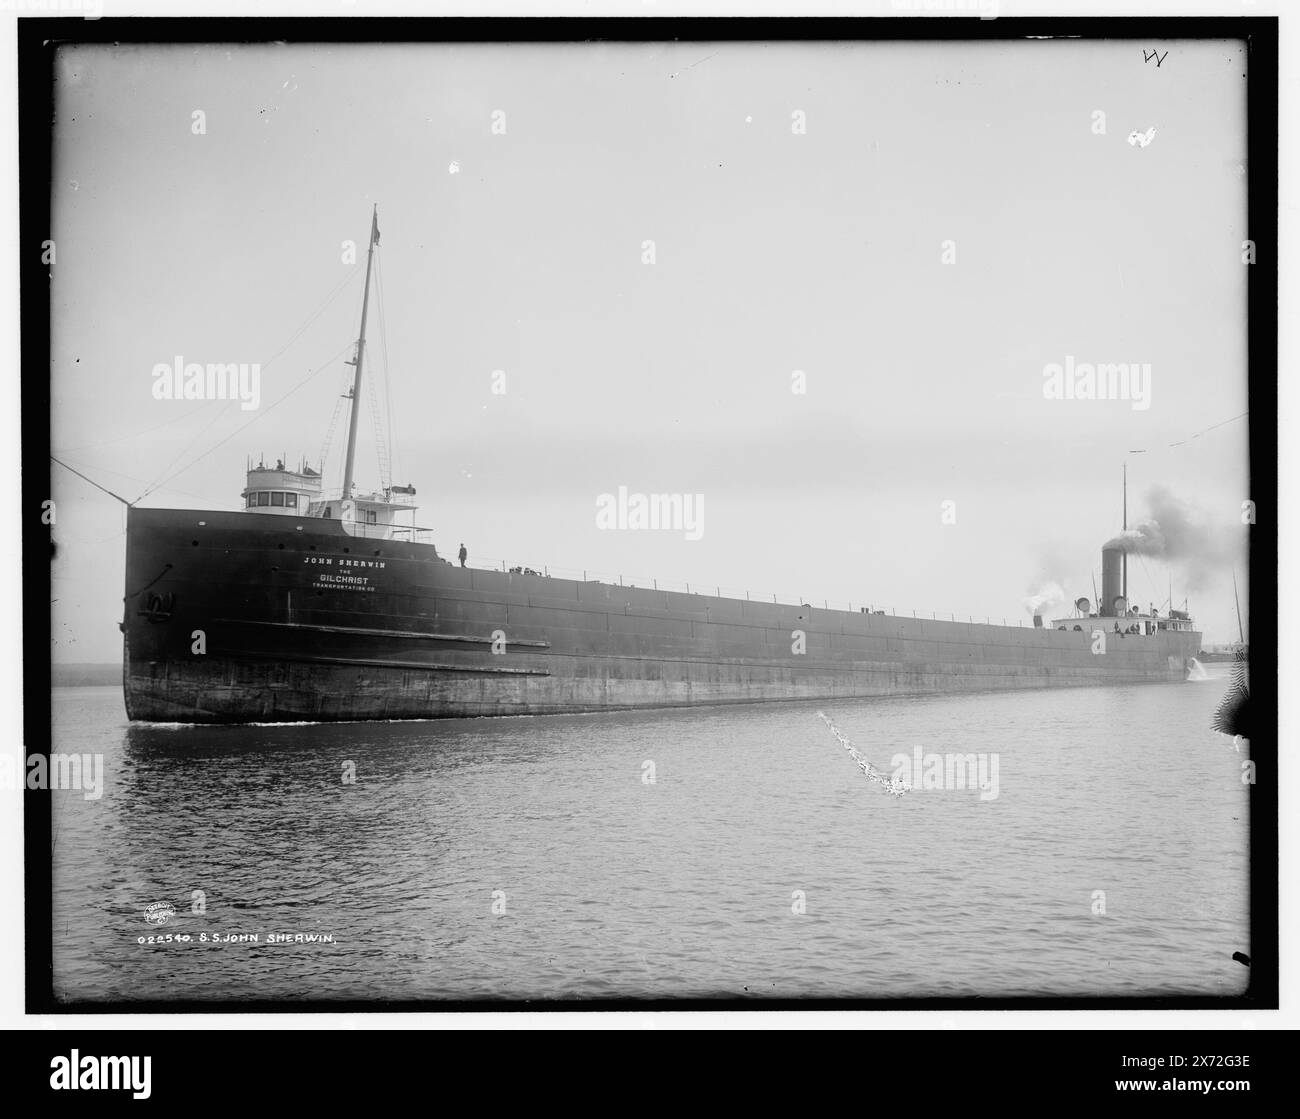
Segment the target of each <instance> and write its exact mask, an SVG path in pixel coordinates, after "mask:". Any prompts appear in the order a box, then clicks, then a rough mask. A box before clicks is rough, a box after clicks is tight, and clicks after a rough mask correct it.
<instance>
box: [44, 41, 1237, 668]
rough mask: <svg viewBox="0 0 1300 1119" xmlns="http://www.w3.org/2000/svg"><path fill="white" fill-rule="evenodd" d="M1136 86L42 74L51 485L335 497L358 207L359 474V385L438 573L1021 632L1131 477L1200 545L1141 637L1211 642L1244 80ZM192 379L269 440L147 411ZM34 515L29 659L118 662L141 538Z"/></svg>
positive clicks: (779, 76) (73, 54) (242, 62)
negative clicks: (49, 86) (670, 503)
mask: <svg viewBox="0 0 1300 1119" xmlns="http://www.w3.org/2000/svg"><path fill="white" fill-rule="evenodd" d="M1153 45H1154V44H1148V45H1147V46H1148V49H1149V48H1150V46H1153ZM1158 46H1159V49H1160V50H1161V51H1162V52H1167V53H1166V54H1164V56H1163V58H1162V59H1161V61H1160V63H1159V65H1157V64H1156V61H1155V60H1154V59H1144V57H1143V45H1142V44H1139V43H1138V42H1134V41H1111V42H1096V43H1085V42H1074V41H1026V42H1008V43H980V44H973V43H962V42H946V43H921V42H917V43H908V42H898V43H888V44H868V43H798V44H763V43H735V44H728V43H685V44H589V45H577V44H575V45H538V44H526V45H524V44H517V45H487V44H484V45H467V46H454V47H444V46H438V45H433V46H405V45H403V46H384V45H358V46H318V47H317V46H246V45H239V44H230V45H218V46H197V47H195V46H178V47H167V46H163V47H157V46H151V47H135V46H119V47H113V48H97V47H96V48H88V47H79V48H68V49H65V50H64V51H63V52H62V53H61V55H60V59H59V66H58V93H57V120H56V122H55V167H54V173H53V202H54V222H53V224H54V230H53V232H52V239H53V240H54V242H55V245H56V251H57V258H56V261H55V263H54V265H53V267H52V268H51V273H52V306H53V321H52V323H51V338H52V370H51V377H52V388H53V397H54V401H55V404H54V409H53V413H52V416H51V437H52V443H53V448H54V453H55V454H56V455H58V456H59V457H60V458H61V459H63V461H65V462H67V463H69V464H70V465H72V466H75V467H76V468H77V469H78V470H81V471H82V472H83V473H85V474H87V475H88V476H89V477H91V478H94V479H95V480H96V481H97V482H99V483H100V484H102V485H103V486H105V487H107V488H108V489H110V490H113V491H114V492H116V493H117V494H120V495H121V496H122V497H124V498H125V499H127V500H136V499H137V498H141V495H142V494H144V495H145V496H143V498H141V500H140V504H141V505H144V506H153V507H174V508H192V509H218V508H220V509H235V508H239V507H240V504H241V503H240V496H239V495H240V491H241V489H242V488H243V484H244V470H245V464H246V460H247V457H248V456H249V455H251V456H252V457H253V458H254V460H256V459H257V458H258V457H259V456H262V455H264V456H265V457H267V458H268V459H272V458H275V457H280V456H283V457H285V458H286V459H287V460H288V461H290V462H297V461H298V460H299V459H300V458H301V457H306V458H307V459H308V460H310V461H313V462H316V461H318V460H319V459H320V456H321V454H322V448H323V447H324V446H325V444H326V442H327V433H328V432H329V430H330V427H331V418H332V417H335V424H336V426H335V434H334V436H333V438H332V440H329V443H330V452H329V456H328V458H327V459H326V463H325V469H326V479H327V482H328V483H329V484H332V485H334V486H337V485H338V479H339V473H340V460H341V456H340V450H341V447H342V445H343V443H344V439H345V434H344V431H343V428H342V423H343V419H342V418H339V417H337V416H336V413H337V412H338V407H337V406H338V405H339V403H340V397H339V394H340V392H341V391H342V390H343V388H344V387H345V386H346V384H347V378H348V376H349V375H350V373H351V369H350V367H348V366H345V365H344V364H343V362H344V359H345V358H346V357H348V356H349V350H350V345H351V342H352V341H353V340H354V339H355V337H356V333H357V329H358V320H359V314H360V302H361V287H362V276H363V273H364V268H365V255H364V250H365V241H366V235H367V232H368V228H369V221H370V213H371V207H372V206H374V205H378V208H379V227H380V230H381V242H380V247H379V249H378V250H377V253H376V255H377V261H378V264H377V288H378V291H377V293H376V295H375V296H372V303H371V310H370V319H369V324H368V343H367V364H366V382H367V383H366V385H365V386H363V391H362V396H363V401H364V402H365V403H366V405H367V407H366V408H364V409H363V414H362V416H361V417H360V424H359V428H360V431H361V433H362V434H361V440H360V443H359V450H358V455H357V462H358V467H357V474H358V478H359V480H360V482H361V483H362V486H363V488H369V487H370V486H372V485H374V484H376V483H378V482H379V481H380V480H381V479H380V469H379V466H378V461H377V460H378V455H377V452H376V446H375V439H374V437H373V431H374V429H375V426H376V425H375V423H374V416H373V415H372V411H371V409H370V408H369V399H370V386H374V388H375V391H376V400H377V403H378V408H377V413H378V416H379V419H380V421H381V422H380V425H379V426H380V428H381V429H387V428H388V427H389V420H390V418H391V430H390V432H389V436H388V442H389V444H390V450H391V455H392V459H391V461H392V475H393V477H392V480H393V481H395V482H410V483H413V484H414V485H415V486H416V487H417V490H418V495H419V497H418V499H419V502H420V510H419V513H418V514H417V522H418V523H420V524H422V525H427V526H429V527H430V528H432V529H433V530H434V535H435V539H436V540H437V542H438V545H439V550H440V552H442V553H443V554H445V555H451V554H454V552H455V551H456V548H457V547H458V545H459V544H460V543H461V542H462V541H463V542H465V544H466V546H467V548H468V550H469V553H470V562H471V563H482V564H486V563H489V562H494V561H495V562H499V561H501V560H504V561H506V562H507V563H508V564H509V565H510V566H514V565H516V564H525V565H528V566H532V567H535V568H537V569H539V570H540V569H542V568H543V567H546V568H548V569H549V570H551V571H552V572H557V573H558V572H564V573H569V572H575V573H580V572H586V573H587V574H589V575H591V576H593V577H594V576H595V574H597V573H601V574H604V575H609V576H615V577H617V575H620V574H621V575H622V576H623V577H624V579H625V580H626V581H630V582H635V583H637V584H638V585H646V584H649V583H650V581H651V580H652V579H657V580H658V581H659V582H660V584H661V585H662V584H665V583H672V584H675V585H682V584H684V583H686V582H690V583H691V584H692V585H694V586H696V587H701V588H702V587H721V588H722V589H723V591H724V592H727V591H730V592H732V593H737V592H739V593H741V594H743V593H744V592H745V591H749V592H750V593H752V594H753V595H754V596H755V597H759V596H762V595H769V596H770V595H771V594H772V593H773V592H776V593H778V594H779V595H780V596H781V597H782V598H783V599H793V598H795V597H798V598H803V599H805V600H807V601H811V602H814V603H815V602H820V601H829V602H830V603H831V604H832V605H834V604H836V603H839V604H842V605H843V604H848V603H852V604H853V605H854V607H855V608H856V607H857V606H858V605H860V604H871V605H874V606H876V607H877V608H885V609H889V608H893V609H896V610H897V611H898V612H899V613H905V612H907V613H910V612H911V611H913V610H915V611H916V612H917V613H918V614H921V615H922V616H924V615H925V614H928V613H930V612H931V611H933V612H935V613H938V614H939V615H940V616H944V615H948V614H954V615H956V616H957V617H963V616H973V617H975V618H978V619H982V618H984V617H990V618H992V619H993V620H994V621H999V620H1001V619H1003V618H1005V619H1006V620H1007V621H1008V622H1010V623H1012V624H1015V622H1017V621H1020V622H1023V623H1025V624H1029V614H1028V613H1027V611H1026V609H1025V605H1024V602H1025V598H1026V596H1027V595H1029V594H1031V593H1033V592H1034V591H1036V590H1039V589H1040V588H1042V587H1043V585H1044V584H1047V583H1056V584H1058V585H1059V586H1061V587H1062V589H1063V590H1064V591H1065V592H1066V593H1067V595H1068V596H1069V597H1070V598H1074V597H1077V596H1079V595H1086V596H1087V597H1090V598H1091V597H1093V590H1092V579H1093V578H1094V577H1095V576H1096V575H1097V573H1098V572H1099V570H1100V555H1099V552H1100V548H1101V545H1102V544H1103V543H1104V542H1106V540H1108V539H1109V538H1110V537H1112V536H1113V535H1115V533H1116V532H1117V531H1118V530H1119V528H1120V527H1121V526H1120V519H1121V511H1120V506H1121V489H1120V486H1121V471H1122V469H1123V467H1124V465H1125V463H1126V462H1127V464H1128V472H1129V519H1130V524H1132V523H1134V522H1136V521H1140V520H1141V519H1142V518H1143V517H1144V516H1145V515H1146V513H1147V512H1148V511H1149V508H1150V507H1151V505H1152V504H1153V503H1154V501H1155V500H1156V499H1155V498H1153V497H1150V496H1149V495H1151V494H1152V491H1153V490H1155V489H1157V488H1159V489H1162V490H1163V491H1165V493H1167V494H1171V495H1173V498H1174V500H1175V502H1176V503H1177V504H1181V505H1182V506H1183V507H1184V508H1185V510H1186V513H1187V515H1188V517H1189V518H1191V519H1192V520H1194V521H1196V522H1198V523H1199V525H1200V526H1201V527H1202V529H1203V530H1204V532H1203V534H1202V535H1203V536H1204V537H1205V538H1206V539H1209V540H1213V541H1215V542H1216V549H1215V551H1216V554H1215V555H1214V557H1213V562H1209V563H1207V562H1200V563H1187V562H1184V561H1179V562H1177V563H1174V564H1165V563H1163V562H1161V561H1160V560H1158V559H1154V558H1145V557H1144V558H1141V559H1138V558H1136V557H1135V558H1134V559H1132V560H1130V569H1129V576H1130V589H1131V591H1132V597H1133V599H1134V600H1135V601H1139V602H1142V603H1143V604H1146V603H1147V602H1148V601H1154V602H1155V603H1156V604H1157V606H1163V604H1164V601H1165V599H1166V598H1167V597H1168V595H1169V586H1170V584H1171V583H1172V586H1173V592H1174V600H1175V605H1180V606H1181V604H1182V600H1183V598H1184V596H1186V597H1188V598H1189V605H1190V607H1191V609H1192V612H1193V614H1194V615H1195V617H1196V618H1197V620H1198V621H1199V622H1200V626H1201V628H1202V629H1203V630H1204V632H1205V640H1206V642H1207V643H1214V642H1226V641H1230V640H1235V639H1236V637H1237V619H1236V612H1235V609H1234V605H1233V594H1232V571H1233V567H1234V565H1235V567H1236V573H1237V578H1238V581H1239V584H1240V586H1241V591H1242V609H1243V612H1245V611H1246V610H1247V601H1246V597H1245V592H1246V589H1247V588H1246V579H1245V553H1244V550H1243V547H1242V544H1243V542H1244V536H1243V530H1242V525H1241V507H1242V502H1243V501H1245V500H1248V499H1249V498H1250V487H1249V472H1248V463H1247V453H1248V437H1249V431H1250V429H1249V417H1247V418H1244V419H1243V418H1240V417H1241V415H1242V413H1244V412H1246V410H1247V400H1246V302H1245V300H1246V283H1247V280H1248V272H1249V269H1248V267H1247V266H1246V265H1244V264H1243V262H1242V250H1241V243H1242V241H1243V240H1245V239H1246V238H1247V237H1249V231H1248V230H1247V228H1246V189H1247V176H1246V171H1247V168H1246V163H1245V69H1246V64H1245V61H1244V55H1243V49H1242V46H1241V44H1240V43H1237V42H1222V43H1208V42H1195V43H1193V42H1183V41H1178V40H1171V41H1167V42H1164V43H1161V44H1159V45H1158ZM1098 111H1100V112H1101V113H1103V114H1104V131H1099V118H1098V117H1097V115H1096V114H1097V113H1098ZM196 112H197V113H201V114H202V117H201V121H202V129H199V130H197V131H196V128H197V125H196V118H195V115H194V114H195V113H196ZM494 114H495V115H494ZM494 121H496V122H497V129H496V131H494V129H493V124H494ZM502 121H503V122H504V132H501V122H502ZM801 126H802V130H801ZM1150 128H1154V129H1155V133H1154V135H1153V136H1152V138H1151V140H1150V141H1149V142H1147V143H1145V144H1144V143H1131V142H1129V140H1128V137H1129V135H1130V133H1132V132H1134V131H1137V132H1139V133H1143V134H1144V137H1145V135H1150V134H1149V133H1148V132H1147V130H1148V129H1150ZM348 241H351V242H354V243H355V245H357V246H359V248H358V251H357V252H356V254H355V259H354V258H353V254H350V253H347V252H346V251H345V242H348ZM646 242H653V251H654V259H653V263H646V259H647V252H646ZM318 312H319V313H318ZM177 355H182V356H183V357H184V359H185V360H186V361H195V362H200V363H206V362H223V363H224V362H248V363H259V364H260V365H261V367H262V375H261V402H260V407H259V408H258V409H256V410H253V411H245V410H242V409H240V407H239V405H238V403H237V402H229V401H193V400H191V401H172V400H157V399H155V398H154V396H153V392H152V389H153V384H154V379H153V375H152V371H153V369H154V366H155V365H156V364H158V363H167V364H170V363H172V361H173V360H174V358H175V357H176V356H177ZM1067 360H1070V361H1073V362H1076V363H1077V362H1090V363H1101V362H1126V363H1133V364H1134V365H1139V364H1140V365H1143V366H1149V368H1150V400H1149V404H1150V406H1149V407H1146V408H1135V407H1133V404H1134V403H1135V402H1134V401H1131V400H1077V399H1076V400H1062V399H1049V398H1047V397H1046V396H1045V393H1044V369H1045V368H1046V367H1048V366H1049V365H1051V364H1053V363H1056V364H1062V365H1063V364H1065V363H1066V362H1067ZM498 370H500V371H502V372H503V373H504V375H505V378H504V384H505V392H504V393H494V392H493V387H494V384H496V385H497V387H498V388H499V387H500V384H501V381H500V379H499V378H498V379H497V380H496V381H494V377H493V374H494V371H498ZM796 370H797V371H801V373H802V374H803V377H804V383H805V385H806V391H805V392H803V393H795V392H792V391H791V388H792V384H794V383H795V382H794V381H793V379H792V374H793V373H794V371H796ZM1134 451H1141V452H1142V453H1138V454H1135V453H1131V452H1134ZM52 482H53V494H54V498H55V500H56V503H57V509H58V514H57V518H58V519H57V523H56V527H55V532H54V535H55V539H56V541H57V542H58V544H59V551H58V556H57V558H56V560H55V567H54V576H55V591H54V594H55V598H56V602H55V603H54V606H53V622H54V641H55V644H54V656H55V659H56V660H59V661H65V662H69V661H110V660H115V659H117V658H119V657H120V655H121V636H120V633H119V632H118V629H117V623H118V622H119V621H120V620H121V610H122V602H121V595H122V591H121V588H122V585H123V578H124V572H123V550H124V546H125V536H124V527H125V511H124V508H123V506H122V505H121V504H120V503H119V502H117V501H116V500H114V499H113V498H111V497H109V496H106V495H105V494H104V493H102V492H100V491H98V490H96V489H94V488H93V487H91V486H89V485H87V484H86V483H85V482H84V481H82V480H81V479H79V478H77V477H76V476H74V475H72V474H70V473H68V472H67V471H65V470H63V469H62V468H61V467H58V466H53V467H52ZM160 483H161V484H160ZM620 486H626V487H627V489H628V490H629V491H630V492H633V493H663V492H674V493H682V494H699V495H702V496H703V502H704V503H703V509H704V531H703V533H702V535H701V536H700V538H699V539H697V540H689V539H686V535H687V534H686V533H683V532H668V531H657V532H647V531H641V532H637V531H610V530H602V529H600V528H598V527H597V521H596V508H597V499H598V498H599V497H600V495H601V494H605V493H615V492H617V490H618V488H619V487H620ZM155 487H156V488H155ZM1159 500H1160V501H1161V502H1162V503H1163V504H1165V505H1166V506H1167V505H1168V503H1169V502H1168V499H1167V498H1160V499H1159ZM945 503H951V504H950V505H947V504H945ZM1247 626H1248V618H1247Z"/></svg>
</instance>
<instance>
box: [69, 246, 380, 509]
mask: <svg viewBox="0 0 1300 1119" xmlns="http://www.w3.org/2000/svg"><path fill="white" fill-rule="evenodd" d="M358 274H359V273H358V271H357V269H355V268H353V269H352V270H351V271H349V272H348V274H347V275H346V276H344V277H343V279H342V280H341V281H339V283H337V284H336V285H335V286H334V288H333V289H332V290H331V291H330V293H329V294H328V295H327V296H326V297H325V298H324V300H323V301H322V302H321V303H320V304H319V305H318V306H317V307H316V309H315V310H314V311H312V312H311V314H309V315H308V316H307V318H306V320H304V322H303V323H302V325H301V326H299V327H298V329H297V330H295V331H294V332H293V334H292V335H291V336H290V338H289V340H288V341H287V342H285V344H284V345H283V346H281V347H280V348H279V349H278V350H276V351H275V353H273V354H272V355H271V356H270V357H269V358H267V360H266V361H264V362H262V363H261V366H260V368H261V369H263V370H265V369H267V368H268V367H269V366H270V365H271V363H272V362H274V361H275V360H276V359H277V358H279V357H281V356H283V354H284V353H285V352H286V351H287V350H288V349H289V347H290V346H292V345H293V344H294V343H295V342H296V341H298V339H299V338H301V337H302V336H303V334H304V333H305V332H306V331H307V329H308V328H309V327H310V326H311V325H312V323H314V322H315V321H316V320H317V319H318V318H320V317H321V315H323V314H324V313H325V311H326V310H327V309H328V307H329V306H330V304H331V303H333V302H334V300H335V299H337V298H338V296H339V295H340V294H341V293H342V292H343V289H344V288H346V287H347V286H348V284H350V283H351V282H352V281H353V280H355V279H356V277H357V275H358ZM336 356H337V355H336ZM333 360H334V359H333V358H330V361H333ZM291 391H297V390H296V389H295V390H291ZM282 399H283V398H282ZM232 403H234V401H233V400H228V401H226V404H225V407H223V408H221V409H220V410H218V412H217V414H216V416H214V417H213V418H212V419H211V420H209V421H208V422H207V423H206V424H204V426H203V427H202V429H201V430H199V431H198V432H196V433H195V434H194V435H193V436H192V437H191V438H190V439H189V441H188V442H187V443H186V444H185V446H184V447H182V448H181V451H180V454H178V455H177V456H176V457H175V458H174V459H172V461H171V462H169V463H168V464H167V465H166V466H165V467H164V468H163V473H164V474H165V473H166V471H168V470H170V469H171V468H172V467H173V466H174V465H175V464H176V463H177V462H178V461H179V460H180V459H181V458H182V457H184V456H185V455H186V454H187V453H188V452H189V451H190V450H191V449H192V448H193V447H194V444H195V443H197V442H198V441H199V439H200V438H202V436H203V434H204V433H205V432H206V431H207V430H208V429H209V428H210V427H212V425H213V424H214V423H216V421H217V420H218V419H220V418H221V417H222V416H223V415H224V414H225V413H226V412H227V411H229V409H230V405H231V404H232ZM197 411H198V410H197V409H196V410H195V411H194V412H186V413H184V414H183V415H181V416H176V417H174V418H173V419H170V420H167V421H165V422H164V423H161V424H158V425H157V427H151V428H146V429H145V430H144V431H142V432H139V433H138V434H137V435H135V436H122V437H121V438H122V439H126V438H139V436H140V435H147V434H148V433H149V432H151V431H157V430H158V428H162V427H166V426H167V425H168V424H170V423H175V422H177V421H179V420H182V419H187V418H189V417H190V416H193V415H195V414H196V413H197ZM267 411H269V409H267ZM263 414H265V413H263ZM256 418H257V417H254V419H256ZM249 422H250V423H251V422H252V421H249ZM244 426H245V427H247V426H248V425H247V424H245V425H244ZM238 430H240V431H242V430H243V428H239V429H238ZM117 442H121V439H110V440H108V441H107V443H117ZM222 442H225V440H222ZM107 443H99V444H95V443H92V444H89V446H91V447H94V446H106V445H107ZM216 446H217V447H219V446H221V444H220V443H218V444H217V445H216ZM83 449H84V448H83ZM212 449H213V450H215V449H216V447H213V448H212ZM201 457H206V456H201ZM194 461H195V462H198V461H200V460H199V459H195V460H194ZM191 465H193V464H191ZM185 469H187V470H188V469H189V467H186V468H185ZM175 476H176V475H174V474H173V475H170V477H172V478H174V477H175ZM161 484H162V483H161V482H159V483H158V484H157V485H153V486H150V487H149V488H148V489H146V490H145V492H144V493H142V494H141V495H140V496H139V497H137V498H136V499H135V500H136V501H137V502H138V501H142V500H143V499H144V498H145V497H146V496H147V495H148V494H150V493H152V492H153V491H154V490H155V489H157V488H158V486H159V485H161Z"/></svg>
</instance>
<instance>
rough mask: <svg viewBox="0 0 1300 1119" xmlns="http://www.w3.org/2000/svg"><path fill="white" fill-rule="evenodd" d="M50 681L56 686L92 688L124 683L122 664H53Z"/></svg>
mask: <svg viewBox="0 0 1300 1119" xmlns="http://www.w3.org/2000/svg"><path fill="white" fill-rule="evenodd" d="M50 682H51V684H52V685H53V686H54V687H56V688H91V687H103V686H106V685H110V684H121V683H122V666H121V665H120V664H51V665H50Z"/></svg>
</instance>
